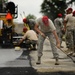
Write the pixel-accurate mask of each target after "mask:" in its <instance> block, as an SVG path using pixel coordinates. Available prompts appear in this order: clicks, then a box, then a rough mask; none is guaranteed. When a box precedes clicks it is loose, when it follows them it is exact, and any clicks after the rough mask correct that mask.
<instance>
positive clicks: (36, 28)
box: [34, 24, 45, 37]
mask: <svg viewBox="0 0 75 75" xmlns="http://www.w3.org/2000/svg"><path fill="white" fill-rule="evenodd" d="M34 29H35V30H36V31H37V32H38V33H39V34H40V35H42V36H43V37H45V34H44V33H43V32H42V31H41V30H40V29H39V25H37V24H36V25H35V26H34Z"/></svg>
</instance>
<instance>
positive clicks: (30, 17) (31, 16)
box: [26, 14, 36, 20]
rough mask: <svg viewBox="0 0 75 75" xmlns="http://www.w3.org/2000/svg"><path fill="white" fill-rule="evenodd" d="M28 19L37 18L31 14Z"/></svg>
mask: <svg viewBox="0 0 75 75" xmlns="http://www.w3.org/2000/svg"><path fill="white" fill-rule="evenodd" d="M26 18H27V19H34V20H35V19H36V17H35V16H34V15H31V14H29V15H28V16H27V17H26Z"/></svg>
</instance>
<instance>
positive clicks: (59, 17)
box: [54, 13, 63, 47]
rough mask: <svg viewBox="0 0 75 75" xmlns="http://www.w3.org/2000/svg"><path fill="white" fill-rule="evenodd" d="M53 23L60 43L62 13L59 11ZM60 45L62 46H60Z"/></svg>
mask: <svg viewBox="0 0 75 75" xmlns="http://www.w3.org/2000/svg"><path fill="white" fill-rule="evenodd" d="M54 25H55V27H56V31H57V34H58V37H59V39H60V44H62V36H63V33H62V31H63V19H62V14H61V13H59V14H58V15H57V18H55V20H54ZM61 47H62V46H61Z"/></svg>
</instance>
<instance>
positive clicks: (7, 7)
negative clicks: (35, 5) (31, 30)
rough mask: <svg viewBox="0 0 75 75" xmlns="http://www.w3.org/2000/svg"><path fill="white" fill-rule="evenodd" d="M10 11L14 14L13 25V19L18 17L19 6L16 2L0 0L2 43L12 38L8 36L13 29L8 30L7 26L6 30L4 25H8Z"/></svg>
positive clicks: (0, 39) (0, 34)
mask: <svg viewBox="0 0 75 75" xmlns="http://www.w3.org/2000/svg"><path fill="white" fill-rule="evenodd" d="M8 13H10V14H11V16H12V20H11V23H12V24H11V25H13V19H16V18H17V17H18V6H16V5H15V3H14V2H11V1H10V2H8V0H0V44H5V41H7V42H8V41H9V40H10V39H7V36H8V33H9V31H11V30H12V29H9V28H7V30H6V28H5V30H4V25H8V20H7V18H6V16H7V14H8ZM2 31H4V32H2ZM10 33H11V32H10ZM11 37H12V35H11ZM11 40H12V39H11ZM1 41H2V42H1Z"/></svg>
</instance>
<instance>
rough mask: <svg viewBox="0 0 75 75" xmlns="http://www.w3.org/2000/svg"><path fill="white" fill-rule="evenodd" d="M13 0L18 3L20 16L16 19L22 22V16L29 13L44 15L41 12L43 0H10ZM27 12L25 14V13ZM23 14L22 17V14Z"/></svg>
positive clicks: (37, 15)
mask: <svg viewBox="0 0 75 75" xmlns="http://www.w3.org/2000/svg"><path fill="white" fill-rule="evenodd" d="M8 1H9V2H10V1H12V2H14V3H15V5H18V18H17V19H15V21H18V22H22V18H24V17H25V16H27V15H28V14H32V15H34V16H36V17H37V18H38V17H40V16H42V14H41V13H40V9H41V4H42V2H43V0H8ZM23 12H25V16H24V14H23ZM20 14H22V17H21V15H20Z"/></svg>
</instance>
